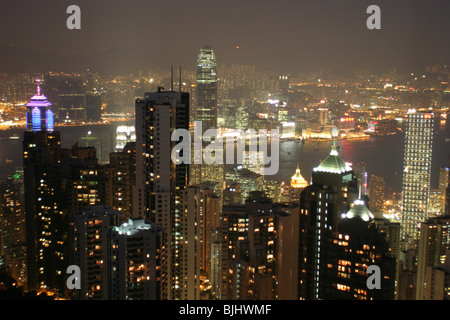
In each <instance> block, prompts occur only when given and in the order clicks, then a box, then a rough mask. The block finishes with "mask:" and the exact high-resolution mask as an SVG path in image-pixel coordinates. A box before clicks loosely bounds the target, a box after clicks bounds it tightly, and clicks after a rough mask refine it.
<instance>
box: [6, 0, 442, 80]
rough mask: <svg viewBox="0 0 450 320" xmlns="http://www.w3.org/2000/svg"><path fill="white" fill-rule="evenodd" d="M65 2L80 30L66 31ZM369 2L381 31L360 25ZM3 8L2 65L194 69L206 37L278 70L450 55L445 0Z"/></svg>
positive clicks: (226, 59) (32, 1) (43, 0)
mask: <svg viewBox="0 0 450 320" xmlns="http://www.w3.org/2000/svg"><path fill="white" fill-rule="evenodd" d="M72 4H76V5H78V6H80V8H81V19H82V21H81V24H82V29H81V30H68V29H67V28H66V20H67V18H68V17H69V15H68V14H66V8H67V7H68V6H69V5H72ZM372 4H375V5H378V6H379V7H380V8H381V30H369V29H367V27H366V20H367V18H368V17H369V14H367V13H366V9H367V7H368V6H369V5H372ZM0 14H1V18H0V30H1V32H0V58H1V61H0V72H1V71H7V72H11V71H13V69H14V68H16V69H24V70H20V71H27V70H25V69H27V68H28V69H36V68H38V69H39V71H46V70H43V69H46V68H55V69H56V71H58V69H63V68H65V69H67V70H61V71H73V70H75V69H77V68H85V67H86V66H85V64H93V65H91V66H90V67H93V68H94V69H95V67H96V64H99V66H98V68H99V69H101V68H104V69H108V68H109V67H110V68H117V65H121V66H122V67H123V68H124V69H126V68H127V67H128V66H129V67H130V68H133V67H136V68H138V67H140V66H141V65H142V64H148V66H155V65H158V64H162V65H163V66H164V64H168V63H173V64H175V65H178V64H183V65H186V67H193V66H194V65H195V59H196V54H197V52H198V50H199V48H200V47H202V46H203V45H205V44H208V45H211V46H213V47H214V48H215V50H216V53H217V59H218V63H219V64H220V63H227V64H228V63H238V64H252V65H256V66H257V68H258V69H259V70H272V71H273V70H278V71H279V72H299V71H310V70H316V69H317V70H318V69H320V68H322V67H326V68H331V69H332V70H335V71H337V72H345V71H348V70H352V69H354V68H369V69H373V70H381V69H389V68H392V67H397V68H398V69H399V70H401V71H415V70H421V69H423V67H424V66H425V65H428V64H436V63H440V64H447V63H449V61H448V60H449V57H450V41H449V39H450V19H449V16H450V1H448V0H431V1H427V0H389V1H365V0H307V1H305V0H277V1H275V0H271V1H268V0H251V1H250V0H227V1H225V0H220V1H219V0H209V1H205V0H160V1H153V0H145V1H144V0H126V1H125V0H72V1H62V0H58V1H56V0H39V1H36V0H15V1H2V4H1V11H0ZM237 46H239V48H237ZM33 54H35V55H34V56H33ZM30 56H31V57H33V58H29V57H30ZM61 57H63V58H61ZM104 57H108V59H109V60H108V59H102V58H104ZM58 59H63V60H64V63H62V62H61V61H60V60H58ZM102 60H103V61H102ZM105 60H106V61H105ZM127 60H128V61H127ZM130 60H132V61H130ZM58 61H59V62H58ZM58 63H59V64H58ZM108 63H109V64H108ZM100 64H102V66H101V67H100ZM72 69H73V70H72ZM33 71H36V70H30V72H33ZM80 71H81V70H80Z"/></svg>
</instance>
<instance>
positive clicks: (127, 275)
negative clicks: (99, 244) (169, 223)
mask: <svg viewBox="0 0 450 320" xmlns="http://www.w3.org/2000/svg"><path fill="white" fill-rule="evenodd" d="M162 236H163V235H162V232H161V228H160V227H159V226H155V225H154V224H149V223H146V222H145V220H143V219H132V220H129V221H128V222H126V223H123V224H121V225H120V226H118V227H113V228H112V229H111V231H110V239H111V240H110V249H109V250H110V251H109V255H110V261H111V265H110V273H111V274H110V279H109V281H110V282H109V297H110V298H109V299H111V300H159V299H161V281H162V280H161V279H162V278H163V277H164V275H163V274H162V272H163V270H162V268H160V266H161V264H162V263H163V262H162V261H161V259H163V257H162V256H163V252H162V251H161V250H162V249H161V248H162V246H161V243H162Z"/></svg>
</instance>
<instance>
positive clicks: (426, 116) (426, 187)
mask: <svg viewBox="0 0 450 320" xmlns="http://www.w3.org/2000/svg"><path fill="white" fill-rule="evenodd" d="M433 123H434V115H433V113H430V112H424V111H416V110H414V109H412V110H410V111H409V112H408V114H407V121H406V131H405V152H404V163H403V185H402V197H403V198H402V199H403V200H402V201H403V210H402V236H403V238H409V239H411V240H418V238H419V230H420V223H421V222H423V221H425V220H426V219H427V218H428V210H427V209H428V208H427V206H428V198H429V193H430V176H431V156H432V146H433Z"/></svg>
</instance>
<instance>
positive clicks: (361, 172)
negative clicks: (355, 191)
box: [354, 162, 368, 196]
mask: <svg viewBox="0 0 450 320" xmlns="http://www.w3.org/2000/svg"><path fill="white" fill-rule="evenodd" d="M354 170H355V177H356V179H358V188H359V190H360V193H361V196H364V195H366V194H367V186H368V181H367V176H368V173H367V170H366V163H365V162H359V163H357V164H356V166H355V167H354Z"/></svg>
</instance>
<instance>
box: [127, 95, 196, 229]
mask: <svg viewBox="0 0 450 320" xmlns="http://www.w3.org/2000/svg"><path fill="white" fill-rule="evenodd" d="M175 129H185V130H189V95H188V94H187V93H183V92H174V91H162V88H159V90H158V92H155V93H146V94H145V99H138V100H137V101H136V187H135V192H134V201H133V206H134V209H133V216H134V218H139V217H140V218H146V219H149V220H150V221H151V222H154V223H157V224H161V225H162V226H163V227H164V228H166V227H170V225H169V224H164V223H166V222H167V223H169V220H167V218H168V217H169V216H170V210H173V209H174V203H175V202H174V199H173V198H171V195H174V194H175V191H177V190H182V189H184V188H185V187H187V184H188V176H189V174H188V166H189V165H188V164H175V163H173V162H172V160H171V152H172V149H173V148H174V147H175V146H176V145H177V144H178V142H177V141H171V135H172V132H173V130H175ZM162 204H164V206H163V209H160V207H161V206H162ZM169 229H170V228H169ZM169 229H168V230H169Z"/></svg>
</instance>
